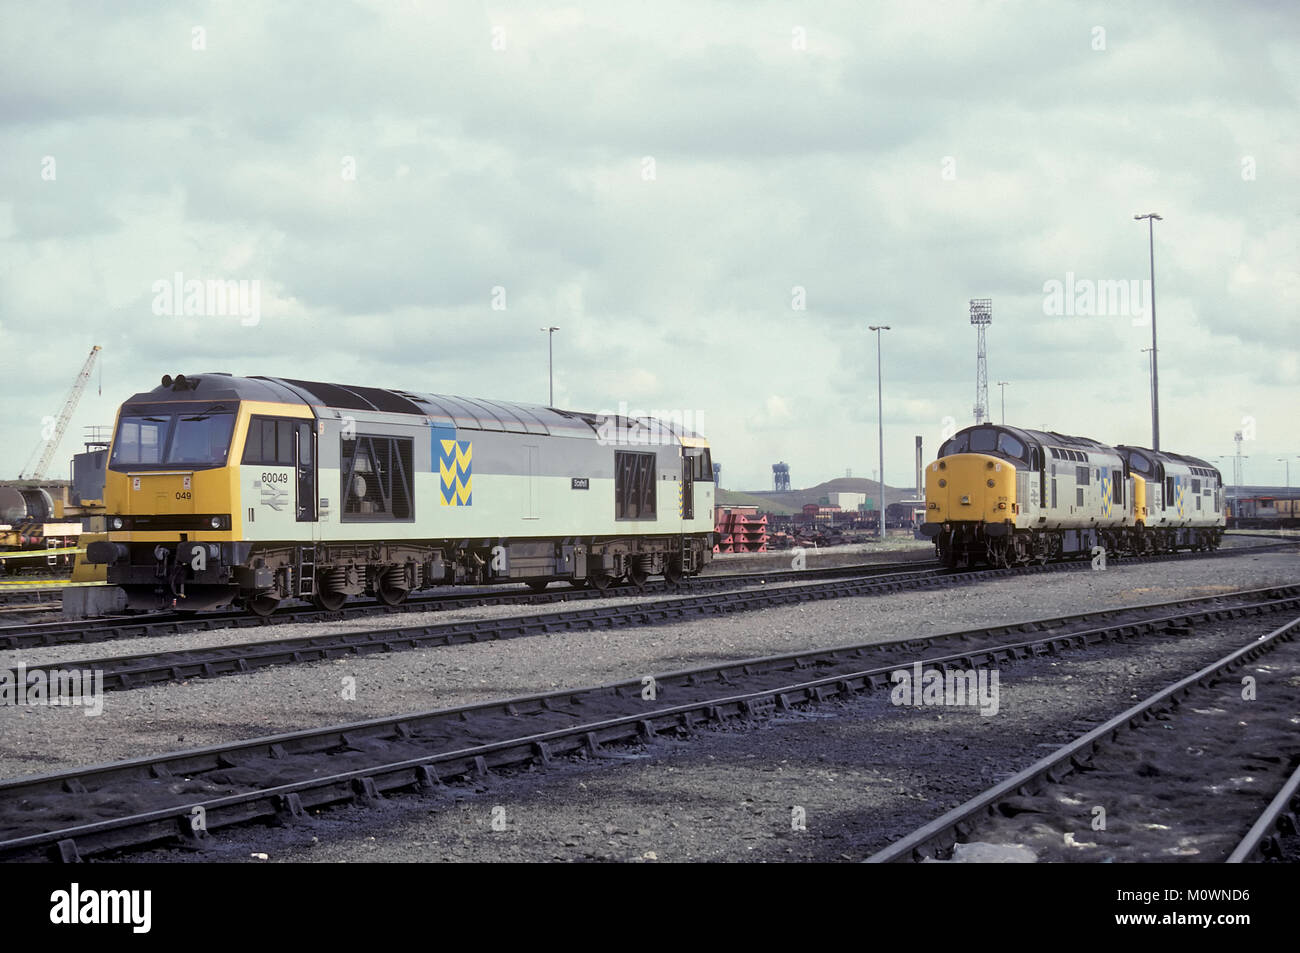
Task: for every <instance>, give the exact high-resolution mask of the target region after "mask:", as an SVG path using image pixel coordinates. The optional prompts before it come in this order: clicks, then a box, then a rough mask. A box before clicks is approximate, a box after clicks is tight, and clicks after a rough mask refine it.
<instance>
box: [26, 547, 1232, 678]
mask: <svg viewBox="0 0 1300 953" xmlns="http://www.w3.org/2000/svg"><path fill="white" fill-rule="evenodd" d="M1229 554H1230V551H1228V552H1224V553H1223V555H1229ZM1216 555H1217V554H1216ZM1189 558H1196V557H1193V556H1192V555H1191V554H1178V555H1162V556H1148V557H1143V561H1156V560H1168V559H1189ZM1200 558H1204V556H1201V557H1200ZM1089 567H1090V564H1089V563H1087V562H1074V563H1049V564H1047V565H1045V566H1022V567H1013V568H1011V569H980V570H972V571H966V572H962V571H952V570H941V569H923V570H916V571H911V572H891V573H877V572H872V573H871V574H869V575H866V576H861V577H850V578H847V579H837V580H832V581H829V582H821V583H808V584H805V585H795V586H780V587H774V588H770V589H769V588H764V589H747V590H739V591H727V592H721V593H712V594H703V595H696V596H687V597H681V598H676V599H665V600H655V601H644V602H636V603H633V604H628V605H621V606H607V607H601V608H594V609H578V610H573V611H568V612H566V611H561V612H547V613H539V614H535V615H528V616H509V617H501V618H494V619H475V620H470V621H465V622H450V623H425V624H419V625H411V626H398V627H394V628H380V629H364V630H356V631H350V632H331V633H327V634H322V635H313V636H302V637H297V638H287V639H270V640H261V641H256V642H243V643H239V644H235V645H224V646H215V647H203V648H192V649H177V650H173V651H168V652H146V653H139V654H134V655H118V656H106V657H100V658H86V659H64V660H62V661H59V662H51V663H48V664H37V665H28V666H26V671H27V673H28V676H29V677H31V676H32V675H34V674H35V673H45V676H46V677H52V676H53V675H54V674H55V673H57V672H59V671H70V670H75V671H82V672H96V673H102V677H103V687H104V690H105V691H120V690H124V689H131V688H140V687H143V686H146V685H158V684H165V683H169V682H180V681H186V680H191V679H201V678H214V677H218V676H223V675H234V674H242V673H246V672H250V671H254V670H256V669H261V668H267V667H269V666H274V665H293V664H305V663H309V662H317V661H325V660H328V659H337V658H347V657H356V656H364V655H372V654H379V653H387V652H398V651H406V650H410V649H424V648H434V647H439V646H445V645H456V644H463V643H468V642H484V641H494V640H502V639H511V638H522V637H527V636H533V635H544V634H547V633H551V632H571V631H591V630H597V629H613V628H626V627H631V626H641V625H662V624H667V623H672V622H678V621H681V620H683V619H688V618H698V617H702V616H716V615H725V614H729V613H733V612H742V611H753V610H756V609H770V608H776V607H780V606H787V605H797V604H800V603H807V602H812V601H819V600H826V599H842V598H853V597H863V596H876V595H885V594H890V593H895V592H904V591H909V590H921V589H934V588H946V587H951V586H957V585H965V584H969V583H972V582H976V581H980V580H986V579H997V578H1006V577H1009V576H1018V575H1035V574H1041V573H1055V572H1078V571H1087V570H1088V569H1089ZM170 624H171V623H164V625H170ZM136 634H153V633H151V632H138V631H137V632H136Z"/></svg>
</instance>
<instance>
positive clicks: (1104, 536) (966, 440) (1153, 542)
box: [921, 424, 1225, 566]
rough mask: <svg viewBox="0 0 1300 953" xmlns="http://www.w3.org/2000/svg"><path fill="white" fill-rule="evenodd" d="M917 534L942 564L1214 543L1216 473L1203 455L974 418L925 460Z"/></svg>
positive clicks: (1218, 507)
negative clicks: (1108, 443)
mask: <svg viewBox="0 0 1300 953" xmlns="http://www.w3.org/2000/svg"><path fill="white" fill-rule="evenodd" d="M925 505H926V518H925V522H924V523H923V524H922V526H921V532H922V533H924V534H925V535H926V536H929V537H931V538H932V539H934V541H935V548H936V551H937V553H938V555H939V558H940V559H942V560H943V561H944V563H945V564H946V565H948V566H963V565H975V564H978V563H989V564H992V565H996V566H1011V565H1016V564H1024V563H1028V562H1030V561H1037V562H1046V561H1048V560H1050V559H1057V558H1062V557H1068V556H1084V555H1088V554H1090V553H1092V551H1093V548H1094V547H1096V546H1101V547H1104V548H1105V550H1106V552H1107V553H1109V554H1114V555H1120V554H1125V553H1131V554H1137V553H1151V552H1173V551H1174V550H1177V549H1215V548H1217V547H1218V545H1219V541H1220V540H1221V539H1222V536H1223V527H1224V522H1225V520H1224V500H1223V480H1222V476H1221V475H1220V473H1219V471H1218V470H1217V469H1215V468H1214V467H1213V466H1211V465H1210V464H1208V463H1206V462H1205V461H1204V460H1198V459H1197V458H1195V457H1189V456H1184V455H1182V454H1177V453H1168V452H1156V451H1153V450H1147V449H1144V448H1142V447H1129V446H1116V447H1110V446H1106V445H1105V444H1102V443H1100V442H1098V441H1096V440H1092V439H1089V438H1087V437H1069V436H1066V435H1064V434H1059V433H1054V432H1045V431H1039V430H1022V429H1020V428H1017V427H1005V426H997V425H994V424H982V425H979V426H975V427H968V428H966V429H965V430H962V431H959V432H958V433H956V434H955V435H953V437H952V438H950V439H949V440H948V441H947V442H945V443H944V444H943V446H942V447H940V449H939V456H938V459H937V460H935V461H934V462H933V463H931V464H930V465H929V467H927V468H926V478H925Z"/></svg>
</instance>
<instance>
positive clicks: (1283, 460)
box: [1277, 457, 1291, 500]
mask: <svg viewBox="0 0 1300 953" xmlns="http://www.w3.org/2000/svg"><path fill="white" fill-rule="evenodd" d="M1277 462H1278V463H1285V464H1286V498H1287V499H1288V500H1289V499H1291V458H1290V457H1278V458H1277Z"/></svg>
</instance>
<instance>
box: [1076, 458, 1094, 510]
mask: <svg viewBox="0 0 1300 953" xmlns="http://www.w3.org/2000/svg"><path fill="white" fill-rule="evenodd" d="M1074 479H1075V482H1076V483H1078V484H1079V485H1080V486H1087V485H1088V484H1089V483H1090V482H1091V480H1090V479H1089V473H1088V468H1087V467H1075V468H1074ZM1079 492H1080V493H1082V492H1083V491H1082V490H1080V491H1079ZM1079 505H1080V506H1082V505H1083V504H1082V503H1080V504H1079Z"/></svg>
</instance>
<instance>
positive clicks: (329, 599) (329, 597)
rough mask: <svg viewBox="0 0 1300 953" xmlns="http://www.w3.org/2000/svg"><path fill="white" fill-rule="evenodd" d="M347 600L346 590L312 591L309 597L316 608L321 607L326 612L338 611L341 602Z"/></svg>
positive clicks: (341, 605)
mask: <svg viewBox="0 0 1300 953" xmlns="http://www.w3.org/2000/svg"><path fill="white" fill-rule="evenodd" d="M347 601H348V594H347V593H346V592H323V591H318V592H316V593H313V595H312V597H311V602H312V605H314V606H315V607H316V608H317V609H323V610H324V611H326V612H338V611H339V610H340V609H342V608H343V603H345V602H347Z"/></svg>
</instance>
